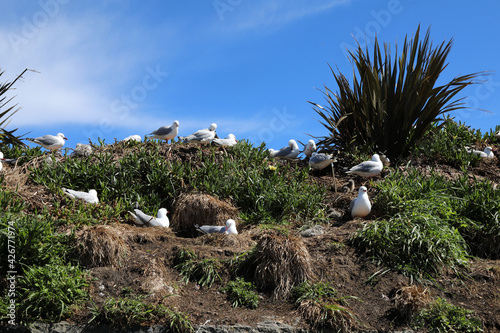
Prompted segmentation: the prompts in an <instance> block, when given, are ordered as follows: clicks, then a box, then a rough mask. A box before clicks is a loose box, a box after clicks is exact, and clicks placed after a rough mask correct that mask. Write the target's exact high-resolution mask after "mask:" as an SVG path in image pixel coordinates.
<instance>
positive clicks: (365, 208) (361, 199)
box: [349, 186, 372, 218]
mask: <svg viewBox="0 0 500 333" xmlns="http://www.w3.org/2000/svg"><path fill="white" fill-rule="evenodd" d="M367 192H368V190H367V189H366V187H364V186H361V187H360V188H359V192H358V197H357V198H356V199H353V200H352V201H351V204H350V205H349V212H350V213H351V216H352V217H353V218H355V217H365V216H367V215H368V214H370V211H371V209H372V205H371V203H370V199H369V198H368V193H367Z"/></svg>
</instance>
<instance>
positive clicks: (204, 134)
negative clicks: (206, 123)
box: [179, 123, 217, 146]
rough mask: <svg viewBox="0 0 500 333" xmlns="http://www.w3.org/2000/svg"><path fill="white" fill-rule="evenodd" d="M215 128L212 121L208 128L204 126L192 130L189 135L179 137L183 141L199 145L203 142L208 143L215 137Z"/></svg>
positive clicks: (215, 125)
mask: <svg viewBox="0 0 500 333" xmlns="http://www.w3.org/2000/svg"><path fill="white" fill-rule="evenodd" d="M216 129H217V124H216V123H212V124H211V125H210V127H209V128H205V129H202V130H199V131H196V132H194V133H193V134H191V135H188V136H183V137H179V138H180V139H181V140H183V141H184V142H196V143H199V144H200V146H201V145H202V144H204V143H210V142H212V140H213V139H214V138H215V130H216Z"/></svg>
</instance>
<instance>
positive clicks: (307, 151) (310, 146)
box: [303, 139, 318, 157]
mask: <svg viewBox="0 0 500 333" xmlns="http://www.w3.org/2000/svg"><path fill="white" fill-rule="evenodd" d="M317 149H318V148H317V147H316V143H315V142H314V140H313V139H311V140H309V141H307V144H306V146H305V147H304V151H303V153H304V155H306V156H307V157H311V155H312V154H313V153H314V152H315V151H316V150H317Z"/></svg>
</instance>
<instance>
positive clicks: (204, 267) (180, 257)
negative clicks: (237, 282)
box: [174, 249, 222, 288]
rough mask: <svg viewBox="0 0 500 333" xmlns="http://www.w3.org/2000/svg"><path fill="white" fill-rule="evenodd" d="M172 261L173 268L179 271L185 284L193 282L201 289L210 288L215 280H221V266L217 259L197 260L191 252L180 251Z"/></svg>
mask: <svg viewBox="0 0 500 333" xmlns="http://www.w3.org/2000/svg"><path fill="white" fill-rule="evenodd" d="M174 261H175V263H176V265H175V266H174V268H175V269H176V270H178V271H179V274H180V275H181V277H182V280H183V281H184V282H185V283H188V282H190V281H194V282H196V283H197V284H199V285H200V286H201V287H204V286H206V287H208V288H210V287H211V286H212V284H214V282H215V281H216V280H221V277H220V271H221V270H222V264H221V263H220V261H219V260H218V259H215V258H207V259H199V258H198V256H197V255H196V254H195V253H194V252H193V251H192V250H189V249H180V250H179V251H178V252H177V253H176V255H175V259H174Z"/></svg>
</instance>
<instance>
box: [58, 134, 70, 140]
mask: <svg viewBox="0 0 500 333" xmlns="http://www.w3.org/2000/svg"><path fill="white" fill-rule="evenodd" d="M56 136H58V137H60V138H63V139H64V140H68V138H67V137H66V136H64V134H62V133H57V135H56Z"/></svg>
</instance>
